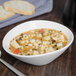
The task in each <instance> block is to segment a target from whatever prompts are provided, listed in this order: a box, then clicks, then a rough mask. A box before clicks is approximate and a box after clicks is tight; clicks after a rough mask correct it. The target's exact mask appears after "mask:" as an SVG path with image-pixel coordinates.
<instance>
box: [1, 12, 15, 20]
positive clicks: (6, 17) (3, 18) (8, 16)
mask: <svg viewBox="0 0 76 76" xmlns="http://www.w3.org/2000/svg"><path fill="white" fill-rule="evenodd" d="M13 15H15V13H10V14H9V15H7V16H5V17H0V21H2V20H5V19H8V18H10V17H12V16H13Z"/></svg>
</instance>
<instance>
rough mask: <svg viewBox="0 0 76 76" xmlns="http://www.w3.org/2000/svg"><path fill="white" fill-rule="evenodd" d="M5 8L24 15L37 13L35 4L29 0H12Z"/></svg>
mask: <svg viewBox="0 0 76 76" xmlns="http://www.w3.org/2000/svg"><path fill="white" fill-rule="evenodd" d="M3 5H4V8H5V9H6V10H8V11H12V12H15V13H17V14H22V15H32V14H34V13H35V6H34V5H33V4H31V3H29V2H27V1H21V0H18V1H16V0H13V1H12V0H11V1H7V2H5V3H4V4H3Z"/></svg>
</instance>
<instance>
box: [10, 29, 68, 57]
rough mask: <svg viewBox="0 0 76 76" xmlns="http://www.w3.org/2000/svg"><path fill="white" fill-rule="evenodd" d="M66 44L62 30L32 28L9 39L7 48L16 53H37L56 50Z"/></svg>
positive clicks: (66, 40)
mask: <svg viewBox="0 0 76 76" xmlns="http://www.w3.org/2000/svg"><path fill="white" fill-rule="evenodd" d="M67 44H68V39H67V37H66V35H65V34H64V33H63V32H62V31H58V30H55V29H46V28H44V29H34V30H29V31H26V32H24V33H21V34H20V35H18V36H16V37H15V38H13V39H12V40H11V41H10V44H9V49H10V51H11V52H12V53H14V54H18V55H25V56H27V55H39V54H44V53H49V52H53V51H57V50H58V49H61V48H63V47H65V46H66V45H67Z"/></svg>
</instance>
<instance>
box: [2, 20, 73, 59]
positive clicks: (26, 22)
mask: <svg viewBox="0 0 76 76" xmlns="http://www.w3.org/2000/svg"><path fill="white" fill-rule="evenodd" d="M34 21H48V22H52V23H55V24H59V25H61V26H63V27H65V28H67V27H66V26H64V25H63V24H61V23H58V22H54V21H50V20H30V21H27V22H34ZM27 22H24V23H27ZM24 23H21V24H19V25H22V24H24ZM19 25H17V26H15V27H14V28H16V27H18V26H19ZM14 28H12V29H10V30H9V31H8V32H7V33H6V35H7V34H8V33H9V32H10V31H11V30H13V29H14ZM67 29H68V30H69V31H70V33H71V34H72V39H71V41H70V42H69V43H68V44H67V45H66V46H65V47H63V48H61V49H59V50H56V51H53V52H49V53H44V54H39V55H30V56H28V55H27V56H26V55H17V54H14V53H12V52H9V51H7V50H6V48H4V39H5V37H6V35H5V36H4V38H3V40H2V46H3V49H4V50H5V51H6V52H7V53H8V54H10V55H12V56H16V57H25V58H30V57H31V58H32V57H40V56H46V55H50V54H54V53H58V52H60V51H62V50H64V49H66V48H68V47H69V46H70V45H71V44H72V42H73V40H74V35H73V33H72V31H71V30H70V29H69V28H67Z"/></svg>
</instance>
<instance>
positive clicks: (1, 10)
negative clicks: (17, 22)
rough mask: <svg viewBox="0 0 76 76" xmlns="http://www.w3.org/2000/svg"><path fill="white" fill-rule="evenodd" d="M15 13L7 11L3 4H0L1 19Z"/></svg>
mask: <svg viewBox="0 0 76 76" xmlns="http://www.w3.org/2000/svg"><path fill="white" fill-rule="evenodd" d="M13 15H15V13H13V12H10V11H6V10H5V9H4V8H3V6H0V21H1V20H5V19H7V18H9V17H11V16H13Z"/></svg>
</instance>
